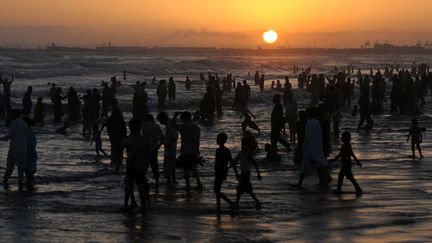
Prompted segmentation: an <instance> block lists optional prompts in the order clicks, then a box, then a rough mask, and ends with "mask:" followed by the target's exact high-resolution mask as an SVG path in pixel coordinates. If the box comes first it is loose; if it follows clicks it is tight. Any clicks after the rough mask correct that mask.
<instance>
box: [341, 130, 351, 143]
mask: <svg viewBox="0 0 432 243" xmlns="http://www.w3.org/2000/svg"><path fill="white" fill-rule="evenodd" d="M341 140H342V142H343V143H350V142H351V133H349V132H343V133H342V136H341Z"/></svg>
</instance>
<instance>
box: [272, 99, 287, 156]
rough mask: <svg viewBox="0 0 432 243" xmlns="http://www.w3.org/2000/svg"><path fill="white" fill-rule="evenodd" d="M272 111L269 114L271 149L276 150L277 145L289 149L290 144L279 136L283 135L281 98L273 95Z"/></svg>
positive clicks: (283, 122)
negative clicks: (279, 144)
mask: <svg viewBox="0 0 432 243" xmlns="http://www.w3.org/2000/svg"><path fill="white" fill-rule="evenodd" d="M273 104H274V107H273V111H272V114H271V133H270V142H271V145H272V147H273V149H275V150H276V149H277V143H278V142H279V143H281V144H282V145H284V146H285V147H286V148H288V149H289V147H290V144H289V143H288V142H287V141H285V140H284V139H283V138H281V134H282V133H283V128H284V124H285V119H284V112H283V107H282V104H281V96H280V95H275V96H274V97H273Z"/></svg>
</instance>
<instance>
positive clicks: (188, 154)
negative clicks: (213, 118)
mask: <svg viewBox="0 0 432 243" xmlns="http://www.w3.org/2000/svg"><path fill="white" fill-rule="evenodd" d="M179 115H180V113H178V112H176V113H175V115H174V118H173V124H174V127H175V129H176V130H177V131H179V132H180V136H181V145H180V156H179V157H178V158H177V161H176V166H178V167H181V168H183V171H184V176H185V181H186V190H187V191H188V190H189V189H190V172H192V175H193V176H194V177H195V179H196V182H197V186H196V187H195V189H196V190H198V191H200V190H202V184H201V180H200V177H199V174H198V169H197V167H198V165H199V164H200V158H199V155H200V151H199V147H200V139H201V130H200V128H199V127H198V126H197V125H196V124H194V123H193V122H192V117H191V114H190V113H189V112H188V111H185V112H182V113H181V115H180V119H181V120H182V124H176V119H177V117H178V116H179Z"/></svg>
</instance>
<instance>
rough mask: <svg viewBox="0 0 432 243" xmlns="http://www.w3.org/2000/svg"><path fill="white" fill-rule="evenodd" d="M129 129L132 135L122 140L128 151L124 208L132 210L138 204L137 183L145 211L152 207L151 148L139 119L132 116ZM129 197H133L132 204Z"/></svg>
mask: <svg viewBox="0 0 432 243" xmlns="http://www.w3.org/2000/svg"><path fill="white" fill-rule="evenodd" d="M129 130H130V135H129V136H127V137H126V138H124V139H123V141H122V147H123V148H124V149H126V152H127V160H126V176H125V197H124V209H125V210H131V209H133V208H135V207H136V206H137V203H136V201H135V196H134V184H137V187H138V193H139V195H140V199H141V200H140V201H141V208H142V210H143V211H144V210H145V209H146V208H148V207H150V194H149V185H148V182H147V170H148V167H149V162H148V159H147V156H148V154H147V153H148V151H149V149H148V147H147V142H146V139H145V138H144V136H142V135H141V133H140V130H141V121H140V120H139V119H136V118H132V120H130V121H129ZM122 150H123V149H122ZM129 199H131V204H130V205H129Z"/></svg>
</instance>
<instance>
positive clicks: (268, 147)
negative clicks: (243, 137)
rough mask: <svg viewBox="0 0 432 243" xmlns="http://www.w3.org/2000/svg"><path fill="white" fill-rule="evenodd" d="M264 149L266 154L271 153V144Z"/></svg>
mask: <svg viewBox="0 0 432 243" xmlns="http://www.w3.org/2000/svg"><path fill="white" fill-rule="evenodd" d="M264 149H265V151H266V152H269V151H270V150H271V144H269V143H266V144H265V145H264Z"/></svg>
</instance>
